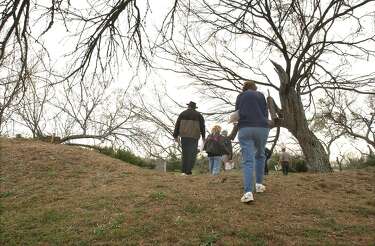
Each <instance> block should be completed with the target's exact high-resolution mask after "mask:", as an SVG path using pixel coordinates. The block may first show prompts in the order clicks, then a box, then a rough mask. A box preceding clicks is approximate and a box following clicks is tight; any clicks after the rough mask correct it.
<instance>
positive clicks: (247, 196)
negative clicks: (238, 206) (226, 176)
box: [241, 192, 254, 202]
mask: <svg viewBox="0 0 375 246" xmlns="http://www.w3.org/2000/svg"><path fill="white" fill-rule="evenodd" d="M252 201H254V197H253V193H252V192H246V193H245V194H244V195H243V196H242V197H241V202H252Z"/></svg>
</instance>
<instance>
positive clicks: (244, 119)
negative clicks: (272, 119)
mask: <svg viewBox="0 0 375 246" xmlns="http://www.w3.org/2000/svg"><path fill="white" fill-rule="evenodd" d="M242 91H243V92H242V93H241V94H239V95H238V96H237V99H236V108H235V110H238V112H239V120H238V129H239V130H238V140H239V142H240V146H241V154H242V167H243V176H244V177H243V182H244V194H243V196H242V197H241V202H251V201H253V200H254V196H253V173H254V164H255V179H256V180H255V181H256V184H255V190H256V192H264V191H265V190H266V187H265V186H264V185H263V177H264V163H265V160H266V155H265V146H266V143H267V138H268V133H269V126H268V111H267V103H266V99H265V97H264V95H263V94H262V93H261V92H258V91H257V87H256V85H255V82H254V81H252V80H249V81H246V82H245V83H244V85H243V90H242Z"/></svg>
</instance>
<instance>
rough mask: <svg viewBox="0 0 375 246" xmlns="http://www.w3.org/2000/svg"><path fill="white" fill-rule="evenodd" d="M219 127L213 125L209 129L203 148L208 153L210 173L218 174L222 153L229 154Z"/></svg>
mask: <svg viewBox="0 0 375 246" xmlns="http://www.w3.org/2000/svg"><path fill="white" fill-rule="evenodd" d="M220 131H221V127H220V126H218V125H215V126H214V127H212V129H211V134H210V135H208V136H207V139H206V141H205V143H204V147H203V149H204V150H205V151H206V152H207V155H208V168H209V170H210V174H212V175H214V176H215V175H219V174H220V168H221V159H222V156H223V155H224V154H226V155H227V154H229V150H227V149H226V148H225V145H224V140H225V139H224V137H223V136H222V135H220Z"/></svg>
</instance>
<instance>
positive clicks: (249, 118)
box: [236, 90, 268, 128]
mask: <svg viewBox="0 0 375 246" xmlns="http://www.w3.org/2000/svg"><path fill="white" fill-rule="evenodd" d="M236 110H239V114H240V120H239V121H238V127H239V128H243V127H268V111H267V103H266V98H265V97H264V95H263V94H262V93H261V92H259V91H253V90H247V91H245V92H242V93H241V94H239V95H238V96H237V100H236Z"/></svg>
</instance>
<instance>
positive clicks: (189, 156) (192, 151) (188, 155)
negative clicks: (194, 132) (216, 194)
mask: <svg viewBox="0 0 375 246" xmlns="http://www.w3.org/2000/svg"><path fill="white" fill-rule="evenodd" d="M181 148H182V168H181V171H182V172H183V173H186V174H191V169H193V167H194V164H195V160H196V159H197V152H198V151H197V150H198V139H195V138H181Z"/></svg>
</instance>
